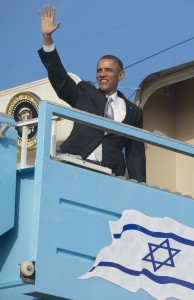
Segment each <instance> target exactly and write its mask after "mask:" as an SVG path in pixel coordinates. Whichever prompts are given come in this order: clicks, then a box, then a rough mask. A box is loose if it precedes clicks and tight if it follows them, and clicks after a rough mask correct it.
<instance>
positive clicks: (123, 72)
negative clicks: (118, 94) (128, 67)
mask: <svg viewBox="0 0 194 300" xmlns="http://www.w3.org/2000/svg"><path fill="white" fill-rule="evenodd" d="M124 77H125V71H120V73H119V80H122V79H123V78H124Z"/></svg>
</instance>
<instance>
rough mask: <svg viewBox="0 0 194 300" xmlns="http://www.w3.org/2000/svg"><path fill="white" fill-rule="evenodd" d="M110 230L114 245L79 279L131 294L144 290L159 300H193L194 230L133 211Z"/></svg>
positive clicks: (124, 214)
mask: <svg viewBox="0 0 194 300" xmlns="http://www.w3.org/2000/svg"><path fill="white" fill-rule="evenodd" d="M109 226H110V230H111V235H112V244H111V245H109V246H107V247H105V248H103V249H102V250H101V251H100V253H99V254H98V255H97V258H96V261H95V263H94V266H93V267H92V269H91V270H90V271H89V272H88V273H86V274H85V275H83V276H81V277H80V279H87V278H90V277H94V276H97V277H102V278H104V279H106V280H109V281H111V282H112V283H115V284H116V285H119V286H121V287H123V288H125V289H127V290H129V291H131V292H136V291H138V289H140V288H143V289H144V290H146V291H147V292H148V293H149V294H150V295H151V296H153V297H154V298H156V299H158V300H164V299H167V298H169V297H175V298H176V299H184V300H188V299H189V300H191V299H194V229H193V228H190V227H187V226H185V225H182V224H180V223H178V222H176V221H175V220H173V219H170V218H151V217H148V216H146V215H144V214H142V213H141V212H139V211H134V210H126V211H124V212H123V214H122V217H121V219H120V220H118V221H110V222H109Z"/></svg>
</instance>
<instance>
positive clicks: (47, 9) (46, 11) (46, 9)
mask: <svg viewBox="0 0 194 300" xmlns="http://www.w3.org/2000/svg"><path fill="white" fill-rule="evenodd" d="M55 13H56V8H55V7H53V8H52V11H51V9H50V4H45V5H44V16H43V15H42V13H41V11H40V10H38V14H39V16H40V18H41V19H43V18H44V17H48V18H50V17H51V18H52V19H53V20H54V19H55Z"/></svg>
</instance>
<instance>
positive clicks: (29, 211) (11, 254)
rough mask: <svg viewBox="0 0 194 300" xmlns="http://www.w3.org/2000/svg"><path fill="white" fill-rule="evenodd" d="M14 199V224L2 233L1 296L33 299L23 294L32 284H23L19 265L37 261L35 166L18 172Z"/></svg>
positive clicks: (11, 299) (0, 262) (5, 299)
mask: <svg viewBox="0 0 194 300" xmlns="http://www.w3.org/2000/svg"><path fill="white" fill-rule="evenodd" d="M15 198H16V202H15V222H14V227H13V228H12V229H11V230H9V232H7V233H5V234H3V235H2V236H0V253H1V255H0V299H2V300H23V299H26V300H30V299H32V297H29V296H24V295H23V294H24V293H27V292H31V291H32V290H33V286H32V285H26V284H24V283H22V280H21V278H20V266H19V264H21V263H22V262H23V261H26V260H34V257H33V256H32V252H33V251H32V249H33V247H34V245H33V244H32V243H31V240H32V234H33V227H34V217H33V215H34V214H33V212H34V210H36V201H33V200H34V168H29V169H25V170H23V171H18V172H17V181H16V193H15Z"/></svg>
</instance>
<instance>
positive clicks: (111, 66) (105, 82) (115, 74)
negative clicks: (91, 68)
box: [96, 59, 125, 95]
mask: <svg viewBox="0 0 194 300" xmlns="http://www.w3.org/2000/svg"><path fill="white" fill-rule="evenodd" d="M124 75H125V73H124V71H120V69H119V66H118V64H117V63H116V62H115V61H114V60H113V59H101V60H100V61H99V62H98V65H97V72H96V79H97V81H98V85H99V88H100V90H102V91H104V92H105V93H106V94H107V95H112V94H114V93H115V92H116V90H117V86H118V82H119V81H120V80H122V79H123V78H124Z"/></svg>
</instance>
